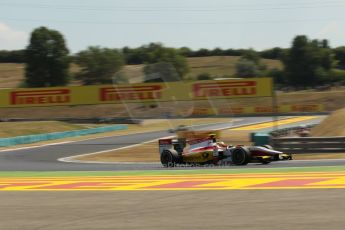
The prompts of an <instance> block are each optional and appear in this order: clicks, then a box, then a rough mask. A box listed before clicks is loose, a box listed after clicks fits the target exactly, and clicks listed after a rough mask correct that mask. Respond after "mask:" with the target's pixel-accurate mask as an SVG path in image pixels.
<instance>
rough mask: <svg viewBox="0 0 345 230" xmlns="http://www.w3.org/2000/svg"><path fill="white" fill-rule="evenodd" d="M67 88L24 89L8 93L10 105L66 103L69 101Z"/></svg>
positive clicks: (69, 96)
mask: <svg viewBox="0 0 345 230" xmlns="http://www.w3.org/2000/svg"><path fill="white" fill-rule="evenodd" d="M70 93H71V92H70V90H69V89H49V90H25V91H13V92H11V93H10V104H11V105H42V104H66V103H70V102H71V95H70Z"/></svg>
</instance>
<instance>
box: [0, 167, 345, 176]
mask: <svg viewBox="0 0 345 230" xmlns="http://www.w3.org/2000/svg"><path fill="white" fill-rule="evenodd" d="M344 171H345V166H324V167H295V168H262V169H260V168H245V167H243V168H238V167H234V169H197V170H191V169H187V170H171V169H166V170H145V171H144V170H142V171H108V172H107V171H105V172H104V171H102V172H101V171H91V172H88V171H85V172H84V171H71V172H66V171H62V172H56V171H55V172H0V177H84V176H145V175H146V176H160V175H198V174H208V175H212V174H246V173H254V174H255V173H303V172H308V173H310V172H344Z"/></svg>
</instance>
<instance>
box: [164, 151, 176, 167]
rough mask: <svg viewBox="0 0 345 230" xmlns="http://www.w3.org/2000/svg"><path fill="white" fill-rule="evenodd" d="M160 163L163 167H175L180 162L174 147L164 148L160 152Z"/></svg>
mask: <svg viewBox="0 0 345 230" xmlns="http://www.w3.org/2000/svg"><path fill="white" fill-rule="evenodd" d="M161 163H162V165H163V166H164V167H166V168H168V167H175V166H176V164H179V163H180V156H179V154H178V152H177V151H176V150H174V149H166V150H164V151H163V152H162V153H161Z"/></svg>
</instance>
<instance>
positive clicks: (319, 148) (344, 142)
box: [270, 137, 345, 153]
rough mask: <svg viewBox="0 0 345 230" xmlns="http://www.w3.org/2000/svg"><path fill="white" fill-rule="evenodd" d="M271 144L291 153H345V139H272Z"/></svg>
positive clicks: (275, 147)
mask: <svg viewBox="0 0 345 230" xmlns="http://www.w3.org/2000/svg"><path fill="white" fill-rule="evenodd" d="M270 144H271V145H272V146H273V147H274V149H277V150H280V151H283V152H289V153H339V152H340V153H341V152H343V153H345V137H283V138H271V140H270Z"/></svg>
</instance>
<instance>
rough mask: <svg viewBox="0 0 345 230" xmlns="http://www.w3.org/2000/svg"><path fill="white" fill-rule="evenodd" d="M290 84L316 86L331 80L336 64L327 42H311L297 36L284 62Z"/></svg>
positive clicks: (304, 37)
mask: <svg viewBox="0 0 345 230" xmlns="http://www.w3.org/2000/svg"><path fill="white" fill-rule="evenodd" d="M283 62H284V64H285V72H286V75H287V78H288V80H289V83H290V84H291V85H294V86H303V87H307V86H315V85H317V84H322V83H325V82H327V81H329V80H330V75H331V69H332V66H333V64H334V59H333V55H332V53H331V50H330V48H329V46H328V42H327V40H322V41H318V40H313V41H310V40H308V38H307V37H306V36H304V35H299V36H296V37H295V39H294V40H293V43H292V47H291V49H290V50H289V51H288V52H287V55H286V57H285V58H284V60H283Z"/></svg>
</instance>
